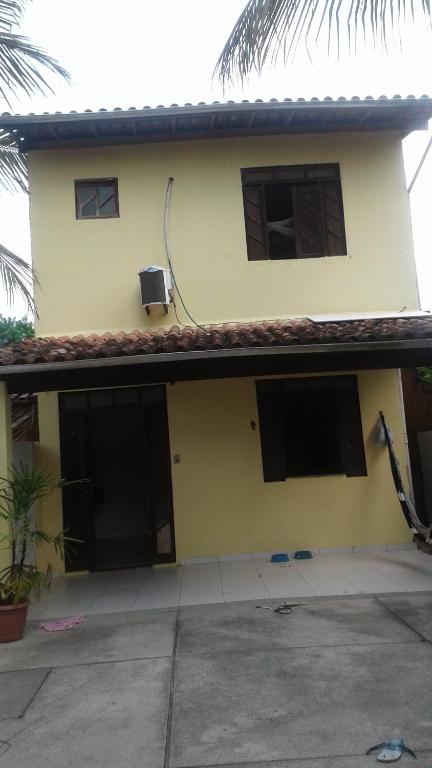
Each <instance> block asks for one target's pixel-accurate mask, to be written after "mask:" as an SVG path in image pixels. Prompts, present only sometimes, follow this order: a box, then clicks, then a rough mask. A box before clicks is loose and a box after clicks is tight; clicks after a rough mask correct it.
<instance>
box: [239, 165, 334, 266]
mask: <svg viewBox="0 0 432 768" xmlns="http://www.w3.org/2000/svg"><path fill="white" fill-rule="evenodd" d="M242 184H243V200H244V213H245V224H246V239H247V250H248V259H249V261H260V260H263V259H307V258H316V257H320V256H341V255H344V254H346V241H345V226H344V215H343V204H342V190H341V183H340V170H339V165H337V164H327V165H291V166H278V167H272V168H244V169H243V170H242Z"/></svg>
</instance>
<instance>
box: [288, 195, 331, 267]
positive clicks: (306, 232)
mask: <svg viewBox="0 0 432 768" xmlns="http://www.w3.org/2000/svg"><path fill="white" fill-rule="evenodd" d="M292 196H293V211H294V226H295V231H296V245H297V258H298V259H307V258H313V257H316V256H324V246H323V232H322V222H321V201H320V192H319V187H318V185H317V184H316V185H311V186H310V187H306V186H299V187H293V189H292Z"/></svg>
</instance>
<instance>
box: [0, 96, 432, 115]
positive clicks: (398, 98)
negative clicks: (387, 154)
mask: <svg viewBox="0 0 432 768" xmlns="http://www.w3.org/2000/svg"><path fill="white" fill-rule="evenodd" d="M429 98H430V97H429V95H428V94H426V93H422V94H421V95H420V96H415V95H414V94H412V93H410V94H408V95H407V96H402V95H401V94H399V93H395V94H394V95H393V96H387V95H386V94H381V95H380V96H371V95H370V94H368V95H367V96H363V97H362V96H357V95H353V96H323V97H322V98H320V97H319V96H311V97H310V98H305V97H304V96H299V97H298V98H296V99H293V98H291V97H289V96H287V97H285V98H283V99H276V98H270V99H267V100H266V99H240V101H235V100H233V99H229V100H227V101H211V102H206V101H199V102H197V103H196V104H194V103H193V102H185V104H177V103H175V102H174V103H172V104H157V105H156V106H151V105H148V104H146V105H144V106H143V107H135V106H131V107H113V108H111V109H108V108H107V107H99V108H98V109H90V108H88V107H87V108H86V109H84V110H82V111H79V110H76V109H71V110H69V111H67V112H63V111H62V110H56V111H54V112H39V113H36V112H29V113H27V114H24V115H22V114H20V113H19V112H14V113H12V112H7V111H6V112H2V113H1V114H0V117H37V116H42V115H49V116H54V115H84V114H87V113H91V114H94V115H97V114H99V113H101V112H109V113H111V112H136V111H139V112H141V111H145V110H150V111H156V110H159V109H179V110H182V109H190V108H191V107H193V108H194V109H195V108H196V109H199V107H212V106H217V107H222V108H223V107H225V106H232V105H241V104H284V103H287V102H288V103H292V104H299V103H300V104H312V103H318V104H322V103H324V102H332V103H336V102H359V101H360V102H365V101H369V102H373V103H376V102H381V101H408V100H411V101H422V100H425V99H429Z"/></svg>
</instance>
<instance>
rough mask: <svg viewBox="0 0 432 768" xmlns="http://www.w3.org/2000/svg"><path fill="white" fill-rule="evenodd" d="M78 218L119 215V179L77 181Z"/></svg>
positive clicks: (114, 216)
mask: <svg viewBox="0 0 432 768" xmlns="http://www.w3.org/2000/svg"><path fill="white" fill-rule="evenodd" d="M75 206H76V217H77V219H110V218H116V217H117V216H119V205H118V185H117V179H82V180H80V181H76V182H75Z"/></svg>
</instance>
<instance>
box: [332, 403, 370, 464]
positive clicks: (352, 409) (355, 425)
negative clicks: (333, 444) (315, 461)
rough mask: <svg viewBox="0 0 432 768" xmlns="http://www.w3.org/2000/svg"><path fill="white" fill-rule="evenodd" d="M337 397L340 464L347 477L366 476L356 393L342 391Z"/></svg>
mask: <svg viewBox="0 0 432 768" xmlns="http://www.w3.org/2000/svg"><path fill="white" fill-rule="evenodd" d="M338 397H339V429H340V440H341V453H342V464H343V470H344V473H345V474H346V475H347V477H361V476H365V475H367V467H366V457H365V452H364V443H363V431H362V423H361V411H360V401H359V396H358V392H357V391H356V390H355V389H353V390H344V391H341V392H340V393H338Z"/></svg>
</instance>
